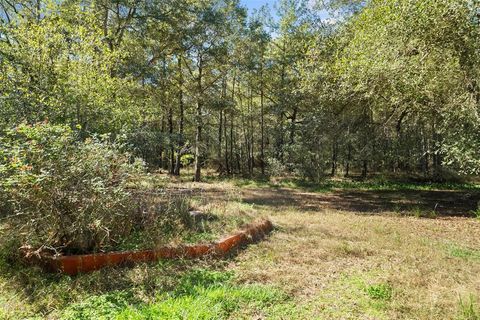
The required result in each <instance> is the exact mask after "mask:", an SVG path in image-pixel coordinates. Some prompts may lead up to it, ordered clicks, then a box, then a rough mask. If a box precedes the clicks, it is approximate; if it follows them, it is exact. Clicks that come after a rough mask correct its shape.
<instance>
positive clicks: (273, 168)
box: [266, 157, 287, 177]
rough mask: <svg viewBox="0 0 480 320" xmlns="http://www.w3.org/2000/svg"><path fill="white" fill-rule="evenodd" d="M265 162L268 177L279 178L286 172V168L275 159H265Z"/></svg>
mask: <svg viewBox="0 0 480 320" xmlns="http://www.w3.org/2000/svg"><path fill="white" fill-rule="evenodd" d="M266 162H267V174H268V175H269V176H273V177H279V176H282V175H283V174H284V173H285V172H286V171H287V168H286V167H285V165H284V164H283V163H282V162H281V161H280V160H278V159H277V158H272V157H269V158H267V160H266Z"/></svg>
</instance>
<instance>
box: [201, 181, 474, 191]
mask: <svg viewBox="0 0 480 320" xmlns="http://www.w3.org/2000/svg"><path fill="white" fill-rule="evenodd" d="M210 181H215V179H210ZM217 181H218V180H217ZM227 181H231V182H232V183H233V184H234V185H235V186H237V187H241V188H296V189H305V190H308V191H311V192H319V193H322V192H330V191H334V190H375V191H409V190H410V191H430V190H471V191H480V184H477V183H468V182H466V183H454V182H452V183H448V182H403V181H389V180H375V179H373V180H363V181H356V180H350V179H343V180H333V179H326V180H324V181H321V182H311V181H306V180H302V179H298V178H287V179H279V180H278V181H272V180H269V179H264V178H262V179H246V178H232V179H230V180H227Z"/></svg>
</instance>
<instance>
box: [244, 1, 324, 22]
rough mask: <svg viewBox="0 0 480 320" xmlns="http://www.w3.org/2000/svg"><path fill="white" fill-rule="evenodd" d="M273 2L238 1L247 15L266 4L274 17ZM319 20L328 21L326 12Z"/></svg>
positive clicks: (322, 13)
mask: <svg viewBox="0 0 480 320" xmlns="http://www.w3.org/2000/svg"><path fill="white" fill-rule="evenodd" d="M275 2H276V1H275V0H240V3H241V4H242V5H243V6H245V7H247V9H248V11H249V13H251V12H252V11H253V10H254V9H260V8H261V7H262V6H263V5H265V4H268V6H269V8H270V10H271V13H272V15H273V16H274V17H275V10H274V4H275ZM311 2H312V3H313V2H314V1H313V0H312V1H311ZM320 17H321V18H324V19H328V17H329V15H328V13H327V12H326V11H323V10H322V12H321V15H320Z"/></svg>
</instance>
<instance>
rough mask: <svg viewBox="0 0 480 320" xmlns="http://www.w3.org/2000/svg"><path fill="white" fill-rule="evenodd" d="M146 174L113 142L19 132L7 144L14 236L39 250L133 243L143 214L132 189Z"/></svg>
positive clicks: (44, 129)
mask: <svg viewBox="0 0 480 320" xmlns="http://www.w3.org/2000/svg"><path fill="white" fill-rule="evenodd" d="M142 170H143V164H142V163H141V162H139V161H135V162H133V163H132V162H131V157H130V156H129V155H128V154H125V153H122V152H120V151H119V146H118V145H116V144H114V143H110V142H108V141H107V140H106V139H97V138H94V139H87V140H86V141H84V142H80V141H79V139H77V136H76V134H75V132H74V131H73V130H72V129H70V128H69V127H67V126H55V125H49V124H47V123H41V124H37V125H34V126H29V125H20V126H19V127H17V128H15V129H13V130H7V131H6V132H4V134H3V135H2V136H1V137H0V198H2V199H6V200H7V202H6V203H7V205H6V206H5V205H4V206H3V208H2V210H3V215H4V216H6V218H4V219H6V221H7V222H8V223H7V225H8V228H7V233H9V237H13V238H15V239H17V240H18V242H19V243H21V244H23V245H28V246H31V247H32V248H50V249H55V250H56V249H62V250H63V251H70V252H89V251H92V250H99V249H101V248H105V247H108V246H109V245H111V244H112V243H116V242H118V241H119V240H120V239H121V238H122V237H125V236H126V235H128V234H129V233H130V232H131V230H132V228H133V225H134V223H135V219H136V211H137V209H136V207H135V206H134V205H132V203H134V202H132V195H131V194H130V192H128V190H127V188H126V185H127V183H128V181H129V179H130V178H131V177H133V176H134V175H136V174H138V173H139V172H141V171H142Z"/></svg>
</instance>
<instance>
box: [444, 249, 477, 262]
mask: <svg viewBox="0 0 480 320" xmlns="http://www.w3.org/2000/svg"><path fill="white" fill-rule="evenodd" d="M448 252H449V255H450V256H452V257H455V258H461V259H465V260H476V261H480V250H479V249H471V248H464V247H459V246H456V245H452V246H450V247H449V249H448Z"/></svg>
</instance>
